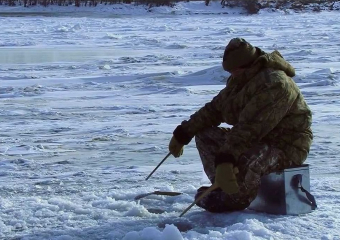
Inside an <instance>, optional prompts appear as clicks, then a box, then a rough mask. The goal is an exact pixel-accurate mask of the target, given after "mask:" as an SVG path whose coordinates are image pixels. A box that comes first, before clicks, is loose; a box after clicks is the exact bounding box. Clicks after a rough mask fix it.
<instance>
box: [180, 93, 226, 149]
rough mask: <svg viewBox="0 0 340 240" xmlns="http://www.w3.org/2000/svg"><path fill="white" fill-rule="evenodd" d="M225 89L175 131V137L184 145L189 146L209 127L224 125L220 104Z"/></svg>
mask: <svg viewBox="0 0 340 240" xmlns="http://www.w3.org/2000/svg"><path fill="white" fill-rule="evenodd" d="M225 89H226V88H224V89H223V90H221V91H220V92H219V94H218V95H216V96H215V97H214V98H213V99H212V100H211V101H210V102H208V103H206V104H205V105H204V107H202V108H201V109H199V110H198V111H197V112H195V113H194V114H193V115H191V116H190V118H189V120H185V121H183V122H182V123H181V125H179V126H177V128H176V129H175V131H174V132H173V133H174V136H175V138H176V139H177V141H179V142H180V143H182V144H188V143H189V142H190V141H191V139H192V138H193V137H194V136H195V135H196V133H198V132H199V131H201V130H202V129H205V128H207V127H212V126H218V125H220V124H221V123H222V120H223V119H222V114H221V111H220V102H221V100H222V96H223V94H224V93H225Z"/></svg>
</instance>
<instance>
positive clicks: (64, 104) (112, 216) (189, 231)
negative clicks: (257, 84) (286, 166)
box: [0, 2, 340, 240]
mask: <svg viewBox="0 0 340 240" xmlns="http://www.w3.org/2000/svg"><path fill="white" fill-rule="evenodd" d="M200 4H201V5H200ZM117 7H118V6H117ZM34 9H36V8H29V9H28V10H26V9H23V8H20V7H17V8H11V9H10V8H8V7H4V6H2V7H0V12H4V13H5V14H2V15H1V14H0V26H1V30H0V36H1V37H0V82H1V85H0V99H1V102H2V105H1V108H0V119H1V120H0V121H1V134H0V239H22V240H33V239H34V240H41V239H53V240H70V239H72V240H78V239H94V240H95V239H98V240H99V239H112V240H114V239H124V240H182V239H185V240H196V239H212V240H220V239H242V240H244V239H245V240H247V239H322V240H326V239H327V240H335V239H340V220H339V214H340V207H339V204H340V181H339V179H340V177H339V173H340V170H339V166H340V164H339V160H338V156H339V153H340V136H339V132H340V117H339V112H340V100H339V96H340V88H339V80H340V79H339V77H340V43H339V39H340V25H339V22H340V15H339V13H338V12H321V13H293V12H291V13H289V14H287V13H281V12H277V13H268V12H265V11H263V12H261V13H260V14H258V15H253V16H247V15H244V14H237V11H239V10H237V9H229V10H227V9H222V10H220V8H217V6H215V5H212V6H211V8H206V7H205V6H204V4H203V2H201V3H200V2H190V3H186V4H185V3H182V4H179V5H178V6H177V8H172V9H171V8H166V7H161V8H154V9H153V10H152V11H151V12H148V11H144V10H145V9H143V8H141V7H136V8H134V9H132V10H131V9H129V8H127V7H126V6H125V5H124V6H123V7H122V8H120V10H121V12H118V13H117V12H116V14H112V13H111V12H110V11H109V10H107V8H102V9H101V8H98V10H93V9H97V8H92V10H91V11H92V12H90V10H86V11H88V12H86V14H84V12H85V10H84V8H82V9H83V10H84V12H82V11H81V10H77V13H75V14H74V15H70V13H67V12H66V10H65V9H64V10H60V9H61V8H56V7H50V10H49V11H52V10H56V9H59V10H60V12H58V13H53V14H48V13H49V11H48V9H44V11H45V12H44V13H43V14H42V13H41V11H42V10H41V9H43V8H41V9H40V13H36V12H39V11H38V10H34ZM51 9H52V10H51ZM68 9H70V8H68ZM86 9H88V8H86ZM105 9H106V10H107V11H104V10H105ZM209 9H211V12H209ZM10 11H12V12H13V11H16V12H17V13H16V14H14V15H13V14H10V13H9V12H10ZM22 11H26V12H27V11H30V12H31V13H30V14H25V13H23V12H22ZM34 11H36V12H35V13H34V14H32V12H34ZM143 11H144V12H143ZM222 11H228V12H229V14H220V13H221V12H222ZM233 12H236V13H235V14H233ZM100 13H103V15H101V14H100ZM104 13H105V14H104ZM207 13H209V14H207ZM236 36H240V37H244V38H245V39H247V40H248V41H249V42H251V43H252V44H253V45H256V46H258V47H260V48H262V49H263V50H265V51H268V52H269V51H273V50H275V49H278V50H279V51H280V52H281V53H282V54H283V56H284V57H285V58H286V59H287V60H288V61H290V62H291V63H292V65H293V66H294V67H295V68H296V73H297V76H296V77H295V78H294V79H295V81H296V82H297V83H298V85H299V86H300V88H301V91H302V92H303V94H304V96H305V98H306V101H307V102H308V104H309V105H310V107H311V109H312V111H313V130H314V136H315V139H314V143H313V146H312V149H311V152H310V156H309V158H308V160H307V163H309V164H310V174H311V191H312V193H313V194H314V195H315V197H316V200H317V202H318V209H317V210H316V211H313V212H312V213H310V214H306V215H301V216H281V215H270V214H264V213H256V212H253V211H250V210H246V211H242V212H234V213H229V214H212V213H208V212H205V211H203V210H202V209H200V208H198V207H193V208H192V209H191V210H190V211H189V212H188V213H186V214H185V215H184V216H183V217H182V218H178V216H179V214H180V213H181V212H182V211H183V210H184V209H185V208H186V207H187V206H188V205H189V204H190V203H191V202H192V201H193V199H194V194H195V193H196V189H197V188H198V187H200V186H201V185H202V184H207V179H206V176H205V175H204V174H203V171H202V166H201V164H200V160H199V156H198V153H197V151H196V149H195V145H194V143H193V142H192V143H190V144H189V145H188V146H187V147H185V152H184V155H183V156H182V157H181V158H179V159H174V158H173V157H169V159H168V160H166V162H165V163H164V164H163V165H162V166H161V167H160V168H159V169H158V170H157V171H156V172H155V173H154V174H153V176H152V177H151V178H150V179H149V180H148V181H145V178H146V176H147V175H148V174H149V173H150V172H151V171H152V170H153V168H154V167H155V166H156V165H157V164H158V163H159V161H160V160H161V159H163V157H164V156H165V155H166V154H167V151H168V142H169V140H170V138H171V135H172V131H173V130H174V128H175V127H176V126H177V124H179V123H180V122H181V121H182V120H184V119H187V118H188V117H189V116H190V114H191V113H193V112H194V111H196V110H198V109H199V108H200V107H201V106H202V105H203V104H204V103H205V102H207V101H209V100H210V99H211V98H212V97H213V96H214V95H215V94H217V93H218V92H219V91H220V90H221V89H222V88H223V87H224V84H225V78H226V77H227V76H228V74H227V73H226V72H224V71H223V70H222V67H221V57H222V54H223V50H224V47H225V45H226V44H227V42H228V41H229V40H230V39H231V38H233V37H236ZM155 190H162V191H179V192H183V194H182V195H179V196H173V197H170V196H156V195H151V196H148V197H146V198H143V199H140V200H138V201H135V200H134V197H135V196H137V195H138V194H142V193H147V192H152V191H155Z"/></svg>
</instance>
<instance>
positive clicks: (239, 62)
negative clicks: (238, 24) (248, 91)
mask: <svg viewBox="0 0 340 240" xmlns="http://www.w3.org/2000/svg"><path fill="white" fill-rule="evenodd" d="M257 57H258V54H257V53H256V48H255V47H253V46H252V45H251V44H250V43H248V42H247V41H246V40H244V39H243V38H233V39H231V40H230V42H229V43H228V45H227V46H226V48H225V50H224V55H223V68H224V70H226V71H228V72H231V71H232V70H234V69H237V68H241V67H245V66H248V65H249V64H251V63H252V62H254V61H255V60H256V58H257Z"/></svg>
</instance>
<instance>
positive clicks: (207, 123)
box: [174, 51, 313, 165]
mask: <svg viewBox="0 0 340 240" xmlns="http://www.w3.org/2000/svg"><path fill="white" fill-rule="evenodd" d="M294 75H295V70H294V68H293V67H292V66H291V65H290V64H289V63H288V62H286V61H285V60H284V59H283V57H282V56H281V55H280V53H279V52H278V51H274V52H273V53H270V54H266V53H264V52H262V54H261V56H260V57H259V58H258V59H257V60H256V61H255V62H254V63H253V64H252V66H251V67H250V68H248V69H247V70H245V71H244V72H243V73H242V74H241V75H240V76H237V77H230V78H229V79H228V83H227V86H226V87H225V88H224V89H222V90H221V91H220V92H219V94H218V95H217V96H215V97H214V98H213V99H212V101H211V102H209V103H207V104H205V106H204V107H202V108H201V109H200V110H198V111H197V112H195V113H194V114H193V115H191V117H190V119H189V120H186V121H183V122H182V123H181V125H180V126H178V127H177V129H176V130H175V131H174V135H175V137H176V138H177V139H178V140H179V141H180V142H181V143H183V144H187V143H189V142H190V141H191V139H192V138H193V137H194V136H195V135H196V133H198V132H199V131H202V130H203V129H206V128H209V127H211V126H219V125H220V124H221V123H227V124H229V125H232V126H233V127H232V128H231V130H230V131H229V133H228V135H227V136H226V141H225V143H224V145H223V147H222V148H221V150H220V152H222V153H224V154H227V155H231V156H233V158H234V160H235V161H236V162H237V159H238V158H239V156H240V155H241V154H242V153H244V152H245V151H246V150H248V149H249V148H251V147H252V146H253V145H254V144H256V143H259V142H264V143H269V144H271V145H274V146H276V147H277V148H279V149H281V150H283V151H284V152H285V154H286V157H287V158H288V159H290V160H291V161H293V162H294V163H295V164H297V165H300V164H302V163H303V162H304V161H305V160H306V158H307V155H308V153H309V149H310V145H311V143H312V139H313V134H312V131H311V128H310V127H311V123H312V114H311V111H310V109H309V107H308V106H307V104H306V102H305V100H304V98H303V96H302V94H301V92H300V90H299V88H298V86H297V85H296V84H295V82H294V80H293V79H292V78H291V77H293V76H294ZM178 130H179V131H178Z"/></svg>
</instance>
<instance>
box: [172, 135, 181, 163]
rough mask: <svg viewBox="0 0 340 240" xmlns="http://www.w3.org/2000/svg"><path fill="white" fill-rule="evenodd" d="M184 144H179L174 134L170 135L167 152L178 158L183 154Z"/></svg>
mask: <svg viewBox="0 0 340 240" xmlns="http://www.w3.org/2000/svg"><path fill="white" fill-rule="evenodd" d="M183 147H184V144H181V143H179V142H178V141H177V139H176V138H175V136H172V138H171V140H170V143H169V152H170V153H171V154H172V155H173V156H174V157H175V158H178V157H180V156H181V155H182V154H183Z"/></svg>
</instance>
